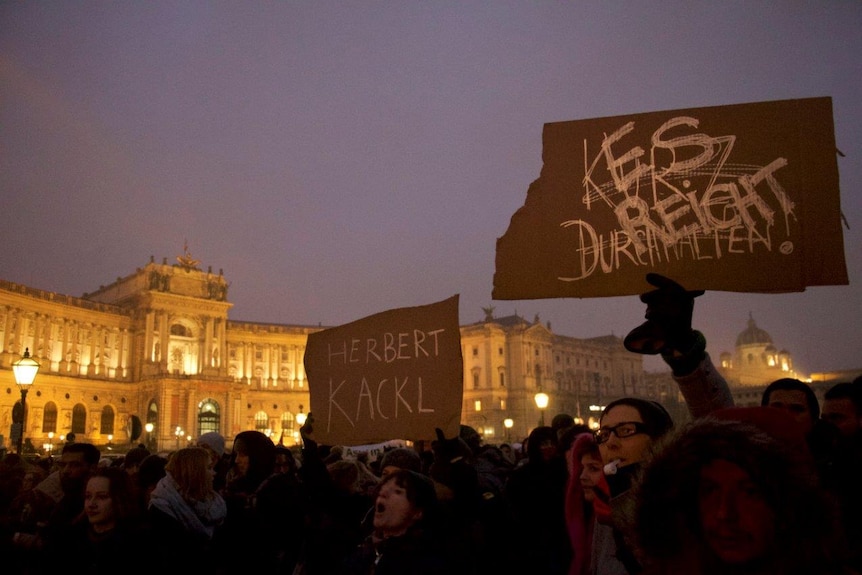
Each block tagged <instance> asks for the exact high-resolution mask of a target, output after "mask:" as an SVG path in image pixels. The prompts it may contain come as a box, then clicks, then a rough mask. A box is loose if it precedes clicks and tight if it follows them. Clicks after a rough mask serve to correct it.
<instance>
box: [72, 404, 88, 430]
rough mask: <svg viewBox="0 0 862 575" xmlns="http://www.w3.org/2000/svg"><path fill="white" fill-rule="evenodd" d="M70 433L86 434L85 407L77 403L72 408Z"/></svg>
mask: <svg viewBox="0 0 862 575" xmlns="http://www.w3.org/2000/svg"><path fill="white" fill-rule="evenodd" d="M69 431H71V432H72V433H74V434H76V435H87V408H86V407H84V405H83V404H81V403H78V404H76V405H75V407H73V408H72V429H70V430H69Z"/></svg>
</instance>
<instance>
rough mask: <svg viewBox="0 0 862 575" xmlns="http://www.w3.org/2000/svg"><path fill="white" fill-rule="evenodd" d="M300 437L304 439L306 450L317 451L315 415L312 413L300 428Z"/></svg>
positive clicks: (303, 443)
mask: <svg viewBox="0 0 862 575" xmlns="http://www.w3.org/2000/svg"><path fill="white" fill-rule="evenodd" d="M299 435H300V437H301V438H302V445H303V446H304V447H305V448H306V449H317V442H316V441H315V440H314V415H312V414H311V412H309V413H308V415H307V416H306V417H305V423H303V424H302V427H300V428H299Z"/></svg>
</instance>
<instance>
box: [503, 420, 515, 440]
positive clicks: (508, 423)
mask: <svg viewBox="0 0 862 575" xmlns="http://www.w3.org/2000/svg"><path fill="white" fill-rule="evenodd" d="M513 425H515V422H514V421H513V420H512V418H511V417H507V418H506V419H504V420H503V427H505V428H506V441H507V442H509V441H511V439H510V437H509V435H510V433H511V432H512V426H513Z"/></svg>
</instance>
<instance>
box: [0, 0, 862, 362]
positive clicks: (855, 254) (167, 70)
mask: <svg viewBox="0 0 862 575" xmlns="http://www.w3.org/2000/svg"><path fill="white" fill-rule="evenodd" d="M0 30H2V33H0V194H2V196H0V197H2V206H3V209H2V212H0V213H2V225H0V245H2V252H0V254H2V255H0V278H2V279H6V280H10V281H14V282H19V283H23V284H27V285H30V286H32V287H37V288H41V289H47V290H52V291H56V292H60V293H66V294H71V295H81V294H83V293H85V292H88V291H93V290H95V289H96V288H98V286H99V285H100V284H107V283H110V282H111V281H113V280H114V279H116V278H117V277H118V276H125V275H128V274H129V273H132V272H133V271H134V270H135V268H137V267H140V266H143V265H144V264H146V262H147V261H149V257H150V255H154V256H155V257H156V259H157V261H161V259H162V258H163V257H168V258H169V261H170V262H171V263H173V262H174V261H175V260H174V258H175V257H176V256H177V255H179V254H180V253H181V252H182V249H183V242H184V241H185V240H188V245H189V249H190V251H191V253H192V255H193V256H194V257H195V258H197V259H199V260H201V262H202V266H203V268H204V269H206V267H207V266H212V267H213V270H214V271H217V270H218V269H220V268H222V269H224V273H225V276H226V277H227V279H228V280H229V281H230V282H231V287H230V291H229V294H228V295H229V299H230V301H232V302H233V303H234V304H235V305H234V308H233V309H232V310H231V313H230V317H231V319H235V320H249V321H263V322H274V323H288V324H314V325H317V324H318V323H322V324H323V325H338V324H342V323H347V322H350V321H353V320H355V319H359V318H361V317H364V316H367V315H370V314H373V313H377V312H379V311H383V310H386V309H391V308H395V307H403V306H413V305H423V304H427V303H433V302H436V301H440V300H442V299H445V298H447V297H449V296H451V295H453V294H456V293H457V294H460V295H461V300H460V303H461V305H460V310H461V321H462V323H469V322H473V321H478V320H480V319H482V317H483V313H482V307H485V306H489V305H494V306H495V308H496V312H495V313H496V315H497V316H504V315H509V314H511V313H514V312H517V313H518V314H520V315H522V316H524V317H526V318H528V319H532V318H533V317H534V316H535V314H537V313H538V314H540V317H541V319H542V320H543V321H551V322H552V329H553V330H554V331H555V332H556V333H560V334H565V335H571V336H576V337H592V336H598V335H605V334H608V333H614V334H616V335H620V336H622V335H624V334H625V333H627V332H628V330H629V329H630V328H632V327H633V326H635V325H637V324H638V323H640V322H641V321H642V315H643V311H644V309H643V305H642V304H641V303H640V302H639V301H638V300H637V298H636V297H627V298H601V299H546V300H530V301H496V302H495V301H493V300H492V299H491V288H492V282H493V274H494V255H495V247H496V239H497V238H498V237H499V236H502V235H503V233H504V232H505V231H506V228H507V227H508V225H509V219H510V217H511V215H512V214H513V213H514V212H515V210H517V208H518V207H520V206H521V205H522V204H523V202H524V199H525V197H526V193H527V187H528V186H529V184H530V183H531V182H532V181H533V180H535V179H536V178H538V176H539V173H540V170H541V152H542V149H541V148H542V142H541V135H542V127H543V125H544V124H545V123H546V122H556V121H563V120H577V119H587V118H595V117H602V116H616V115H622V114H632V113H639V112H650V111H657V110H669V109H677V108H691V107H701V106H715V105H724V104H737V103H744V102H755V101H764V100H783V99H790V98H809V97H819V96H831V97H832V99H833V107H834V119H835V134H836V141H837V145H838V148H839V149H840V150H841V151H842V152H843V153H844V154H845V157H840V158H838V167H839V172H840V178H841V201H842V211H843V213H844V215H845V217H846V219H847V222H848V223H849V226H850V229H849V230H847V229H845V230H844V240H845V242H844V244H845V252H846V257H847V266H848V272H849V275H850V285H849V286H834V287H816V288H809V289H808V291H806V292H804V293H797V294H783V295H762V294H738V293H722V292H710V293H708V294H706V295H705V296H704V297H702V298H700V299H699V300H698V307H697V310H696V312H695V323H696V326H698V327H700V328H701V329H702V330H703V331H704V332H705V334H706V336H707V338H708V340H709V348H710V349H711V350H712V351H713V352H714V354H715V355H717V353H718V352H721V351H725V350H730V349H731V348H732V346H733V344H734V341H735V338H736V335H737V334H738V333H739V332H740V331H741V330H742V329H743V328H745V326H746V322H747V320H748V314H749V312H751V313H752V314H753V316H754V318H755V320H756V321H757V323H758V325H759V326H760V327H762V328H763V329H766V330H767V331H768V332H770V333H771V334H772V336H773V340H774V342H775V344H776V346H778V347H779V348H784V349H787V350H789V351H790V352H791V353H793V355H794V357H795V360H796V363H797V367H798V368H799V369H801V370H802V371H805V372H808V371H819V370H826V369H840V368H862V356H860V351H862V321H860V320H862V291H860V290H859V288H858V284H859V282H860V280H862V250H860V244H862V194H860V186H862V137H860V136H862V58H860V55H862V3H860V2H855V1H835V2H828V3H823V2H820V1H815V2H754V3H752V2H691V1H690V0H686V1H680V2H676V1H663V2H631V3H605V2H562V1H547V2H523V1H520V0H519V1H507V0H495V1H494V2H484V3H480V2H469V3H464V2H418V1H407V2H402V1H398V2H329V1H315V2H287V1H286V2H265V3H264V2H215V1H207V2H201V1H184V2H173V1H172V2H159V1H155V2H91V1H82V2H3V3H2V4H0ZM653 365H655V366H657V365H658V364H655V363H653V362H648V363H647V366H648V367H651V366H653Z"/></svg>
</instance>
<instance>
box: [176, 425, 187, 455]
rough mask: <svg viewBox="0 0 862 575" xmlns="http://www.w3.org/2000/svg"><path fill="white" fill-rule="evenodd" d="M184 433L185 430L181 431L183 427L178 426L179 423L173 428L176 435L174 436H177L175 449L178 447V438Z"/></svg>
mask: <svg viewBox="0 0 862 575" xmlns="http://www.w3.org/2000/svg"><path fill="white" fill-rule="evenodd" d="M184 433H185V431H183V428H182V427H180V426H179V425H178V426H177V428H176V429H175V430H174V436H176V438H177V451H179V449H180V438H181V437H182V436H183V434H184Z"/></svg>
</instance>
